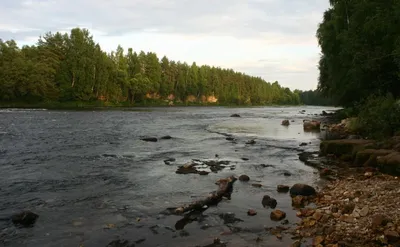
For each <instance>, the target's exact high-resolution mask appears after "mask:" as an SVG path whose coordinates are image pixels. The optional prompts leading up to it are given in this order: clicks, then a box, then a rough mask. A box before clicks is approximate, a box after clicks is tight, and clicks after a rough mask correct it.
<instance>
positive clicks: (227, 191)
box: [175, 176, 237, 214]
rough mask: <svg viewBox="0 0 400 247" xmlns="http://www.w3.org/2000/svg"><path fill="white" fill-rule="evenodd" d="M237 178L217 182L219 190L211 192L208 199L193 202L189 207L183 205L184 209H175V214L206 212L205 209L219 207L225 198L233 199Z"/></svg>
mask: <svg viewBox="0 0 400 247" xmlns="http://www.w3.org/2000/svg"><path fill="white" fill-rule="evenodd" d="M236 180H237V178H235V177H233V176H231V177H228V178H224V179H220V180H218V181H217V182H216V184H217V185H218V190H217V191H213V192H211V193H210V194H209V195H208V196H207V197H206V198H204V199H202V200H198V201H195V202H192V203H190V204H188V205H183V206H182V207H179V208H176V209H175V214H184V213H186V212H191V211H204V209H205V208H207V207H208V206H212V205H217V204H218V203H219V202H220V201H221V200H222V198H223V197H226V198H227V199H229V200H230V199H231V194H232V190H233V183H234V182H235V181H236Z"/></svg>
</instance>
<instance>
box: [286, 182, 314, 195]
mask: <svg viewBox="0 0 400 247" xmlns="http://www.w3.org/2000/svg"><path fill="white" fill-rule="evenodd" d="M289 192H290V195H292V196H313V195H315V194H316V193H317V192H316V190H315V189H314V188H313V187H311V186H310V185H307V184H295V185H293V186H292V188H290V190H289Z"/></svg>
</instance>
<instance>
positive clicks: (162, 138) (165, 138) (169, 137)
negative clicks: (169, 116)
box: [160, 135, 172, 140]
mask: <svg viewBox="0 0 400 247" xmlns="http://www.w3.org/2000/svg"><path fill="white" fill-rule="evenodd" d="M160 139H161V140H169V139H172V137H171V136H168V135H167V136H163V137H161V138H160Z"/></svg>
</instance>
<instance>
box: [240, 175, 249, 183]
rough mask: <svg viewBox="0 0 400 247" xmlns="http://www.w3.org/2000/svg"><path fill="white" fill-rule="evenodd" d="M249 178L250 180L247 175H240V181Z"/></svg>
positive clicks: (245, 180)
mask: <svg viewBox="0 0 400 247" xmlns="http://www.w3.org/2000/svg"><path fill="white" fill-rule="evenodd" d="M249 180H250V178H249V176H247V175H240V177H239V181H242V182H247V181H249Z"/></svg>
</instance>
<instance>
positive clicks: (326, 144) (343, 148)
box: [320, 139, 373, 157]
mask: <svg viewBox="0 0 400 247" xmlns="http://www.w3.org/2000/svg"><path fill="white" fill-rule="evenodd" d="M372 143H373V141H370V140H363V139H355V140H352V139H341V140H329V141H322V142H321V144H320V152H321V154H322V155H327V154H334V155H335V156H337V157H341V156H342V155H353V151H354V150H355V149H361V148H362V147H365V146H366V145H368V144H372Z"/></svg>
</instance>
